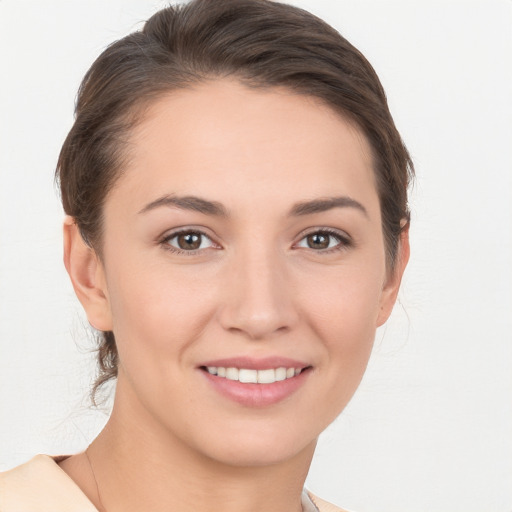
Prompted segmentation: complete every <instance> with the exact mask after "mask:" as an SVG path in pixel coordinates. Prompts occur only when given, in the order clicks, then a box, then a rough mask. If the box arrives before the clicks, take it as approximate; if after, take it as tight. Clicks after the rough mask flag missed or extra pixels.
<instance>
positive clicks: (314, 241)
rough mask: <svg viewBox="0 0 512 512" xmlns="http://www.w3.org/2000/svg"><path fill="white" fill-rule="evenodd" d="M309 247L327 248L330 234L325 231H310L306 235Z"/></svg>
mask: <svg viewBox="0 0 512 512" xmlns="http://www.w3.org/2000/svg"><path fill="white" fill-rule="evenodd" d="M306 240H307V244H308V247H309V248H310V249H327V248H328V247H329V242H330V235H328V234H325V233H312V234H311V235H308V236H307V237H306Z"/></svg>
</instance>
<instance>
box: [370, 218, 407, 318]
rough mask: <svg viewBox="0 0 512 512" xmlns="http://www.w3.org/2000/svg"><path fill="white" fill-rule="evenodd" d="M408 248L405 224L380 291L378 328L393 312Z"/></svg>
mask: <svg viewBox="0 0 512 512" xmlns="http://www.w3.org/2000/svg"><path fill="white" fill-rule="evenodd" d="M409 255H410V246H409V224H406V225H405V226H404V227H403V229H402V232H401V233H400V240H399V243H398V251H397V257H396V262H395V267H394V269H393V272H392V274H391V275H389V276H388V279H387V281H386V284H385V286H384V288H383V290H382V294H381V300H380V310H379V314H378V316H377V322H376V325H377V327H380V326H381V325H382V324H384V323H385V322H386V320H387V319H388V318H389V315H391V311H393V306H394V305H395V302H396V298H397V296H398V291H399V289H400V283H401V282H402V276H403V274H404V271H405V268H406V267H407V263H408V261H409Z"/></svg>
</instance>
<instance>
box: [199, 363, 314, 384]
mask: <svg viewBox="0 0 512 512" xmlns="http://www.w3.org/2000/svg"><path fill="white" fill-rule="evenodd" d="M308 368H310V367H309V366H306V367H300V368H295V367H288V368H287V367H285V366H280V367H278V368H267V369H264V370H256V369H252V368H236V367H232V366H231V367H225V366H201V370H203V371H206V372H208V373H209V374H210V375H216V376H217V377H220V378H223V379H227V380H233V381H238V382H242V383H244V384H274V383H275V382H281V381H284V380H287V379H292V378H293V377H295V376H297V375H300V374H301V373H302V372H303V371H305V370H307V369H308Z"/></svg>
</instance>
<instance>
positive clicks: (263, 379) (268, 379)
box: [258, 369, 276, 384]
mask: <svg viewBox="0 0 512 512" xmlns="http://www.w3.org/2000/svg"><path fill="white" fill-rule="evenodd" d="M275 381H276V371H275V370H274V369H270V370H258V382H259V383H260V384H272V383H273V382H275Z"/></svg>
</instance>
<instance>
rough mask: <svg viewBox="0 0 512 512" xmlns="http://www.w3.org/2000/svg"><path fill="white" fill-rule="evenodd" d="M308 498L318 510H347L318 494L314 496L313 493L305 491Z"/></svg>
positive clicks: (320, 511)
mask: <svg viewBox="0 0 512 512" xmlns="http://www.w3.org/2000/svg"><path fill="white" fill-rule="evenodd" d="M306 494H307V496H308V497H309V499H310V500H311V501H312V502H313V504H314V505H315V507H316V508H317V510H318V512H349V511H348V510H345V509H343V508H340V507H337V506H336V505H333V504H332V503H329V502H328V501H325V500H323V499H321V498H319V497H318V496H315V495H314V494H313V493H311V492H309V491H307V492H306Z"/></svg>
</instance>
